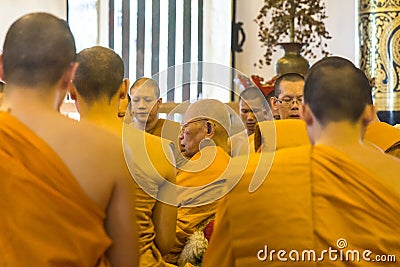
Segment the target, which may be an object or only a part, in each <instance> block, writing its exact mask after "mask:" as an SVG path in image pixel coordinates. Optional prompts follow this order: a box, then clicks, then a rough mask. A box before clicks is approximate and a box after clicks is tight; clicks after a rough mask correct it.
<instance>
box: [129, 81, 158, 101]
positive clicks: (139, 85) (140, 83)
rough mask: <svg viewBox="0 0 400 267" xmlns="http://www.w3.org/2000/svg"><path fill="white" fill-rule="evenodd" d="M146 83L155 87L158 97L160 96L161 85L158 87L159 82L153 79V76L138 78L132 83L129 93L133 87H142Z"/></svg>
mask: <svg viewBox="0 0 400 267" xmlns="http://www.w3.org/2000/svg"><path fill="white" fill-rule="evenodd" d="M144 85H146V86H149V87H151V88H153V89H154V94H155V96H156V98H160V87H158V84H157V82H156V81H155V80H153V79H151V78H147V77H142V78H139V79H137V80H136V81H135V82H134V83H133V84H132V86H131V88H130V89H129V93H130V92H131V91H132V89H133V87H137V88H140V87H142V86H144Z"/></svg>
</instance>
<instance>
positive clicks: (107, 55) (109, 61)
mask: <svg viewBox="0 0 400 267" xmlns="http://www.w3.org/2000/svg"><path fill="white" fill-rule="evenodd" d="M77 61H78V62H79V66H78V69H77V71H76V74H75V78H74V85H75V87H76V90H77V91H78V93H79V94H80V95H81V96H82V97H83V98H84V99H85V101H87V102H88V103H92V102H93V101H95V100H96V99H97V98H99V97H100V96H106V97H108V100H111V98H112V97H113V96H114V95H115V94H116V93H117V92H118V89H119V87H120V86H121V82H122V81H123V79H124V62H123V60H122V59H121V57H120V56H119V55H118V54H117V53H115V52H114V51H113V50H111V49H109V48H105V47H102V46H94V47H91V48H87V49H84V50H82V51H81V52H79V54H78V56H77Z"/></svg>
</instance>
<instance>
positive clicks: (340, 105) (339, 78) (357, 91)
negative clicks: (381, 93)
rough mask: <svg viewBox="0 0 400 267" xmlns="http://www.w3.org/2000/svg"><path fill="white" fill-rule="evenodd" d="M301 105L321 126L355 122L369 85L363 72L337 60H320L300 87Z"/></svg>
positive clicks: (369, 99) (368, 99)
mask: <svg viewBox="0 0 400 267" xmlns="http://www.w3.org/2000/svg"><path fill="white" fill-rule="evenodd" d="M304 102H305V103H306V104H308V105H309V106H310V108H311V110H312V112H313V113H314V115H315V116H316V118H317V119H318V121H319V122H320V123H321V124H322V125H326V124H327V123H328V122H332V121H346V120H347V121H350V122H352V123H355V122H356V121H357V120H358V119H359V118H360V116H361V114H362V112H363V111H364V108H365V106H366V105H367V104H372V97H371V86H370V84H369V81H368V79H367V77H366V76H365V74H364V72H362V71H361V70H360V69H358V68H356V67H355V66H354V65H353V63H351V62H350V61H349V60H347V59H344V58H341V57H327V58H324V59H322V60H320V61H318V62H317V63H315V64H314V66H312V67H311V69H310V71H309V73H308V75H307V78H306V81H305V84H304Z"/></svg>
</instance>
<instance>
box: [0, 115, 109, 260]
mask: <svg viewBox="0 0 400 267" xmlns="http://www.w3.org/2000/svg"><path fill="white" fill-rule="evenodd" d="M0 139H1V148H0V173H1V179H0V181H1V182H0V207H1V211H2V216H1V219H0V251H1V256H0V266H88V267H89V266H110V264H109V261H108V260H107V258H106V257H105V252H106V250H107V248H108V247H109V246H110V244H111V240H110V239H109V237H108V236H107V234H106V232H105V229H104V218H105V214H104V212H103V211H102V210H101V209H100V208H99V207H98V206H97V205H96V204H95V203H94V202H93V201H92V200H91V199H90V198H89V197H88V196H87V194H86V193H85V192H84V191H83V189H82V188H81V186H80V185H79V184H78V182H77V181H76V180H75V178H74V177H73V176H72V174H71V172H70V171H69V169H68V168H67V166H66V165H65V164H64V163H63V162H62V160H61V159H60V157H59V156H58V155H57V154H56V153H55V152H54V151H53V150H52V149H51V148H50V147H49V146H48V145H47V144H46V143H45V142H44V141H43V140H42V139H40V138H39V137H38V136H37V135H36V134H35V133H33V132H32V131H31V130H30V129H28V128H27V127H26V126H25V125H23V124H22V123H21V122H20V121H18V120H17V119H16V118H14V117H12V116H11V115H9V114H7V113H4V112H1V113H0ZM66 145H67V144H66Z"/></svg>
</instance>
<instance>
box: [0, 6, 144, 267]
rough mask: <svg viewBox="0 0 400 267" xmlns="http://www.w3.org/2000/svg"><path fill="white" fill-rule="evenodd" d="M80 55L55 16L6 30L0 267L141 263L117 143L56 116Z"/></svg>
mask: <svg viewBox="0 0 400 267" xmlns="http://www.w3.org/2000/svg"><path fill="white" fill-rule="evenodd" d="M75 57H76V50H75V42H74V38H73V36H72V33H71V31H70V29H69V27H68V24H67V23H66V21H64V20H61V19H59V18H56V17H54V16H53V15H50V14H47V13H32V14H28V15H25V16H23V17H22V18H20V19H18V20H17V21H16V22H14V23H13V24H12V25H11V27H10V28H9V30H8V32H7V35H6V39H5V42H4V47H3V54H2V55H1V56H0V78H1V79H2V80H4V81H5V82H6V83H7V87H6V89H5V94H4V99H3V103H2V106H1V110H2V111H1V112H0V135H1V140H2V145H1V148H0V157H1V160H0V162H1V163H0V173H1V179H0V180H1V184H0V190H1V192H0V198H1V199H0V203H1V204H0V205H1V210H2V219H1V220H0V231H1V233H0V251H1V257H0V265H1V266H87V267H89V266H111V265H112V266H137V261H138V247H137V246H138V241H137V229H136V228H137V227H136V220H135V212H134V210H135V205H134V204H135V200H134V199H133V198H132V197H131V196H130V195H129V194H128V192H127V190H126V188H128V187H129V186H131V184H130V183H131V181H132V179H131V177H130V175H129V172H128V171H127V168H126V166H125V164H124V160H123V153H122V149H121V145H120V143H119V140H118V138H116V137H114V135H112V134H110V133H108V132H106V131H104V130H102V129H101V128H99V127H96V126H95V125H92V124H90V123H86V122H82V123H78V122H77V121H74V120H71V119H69V118H67V117H65V116H63V115H61V114H60V113H59V112H58V108H59V106H60V105H61V100H62V99H63V98H64V96H65V94H66V92H67V86H68V83H69V82H70V81H71V80H72V79H73V78H74V74H75V71H76V68H77V66H78V64H77V63H76V62H75ZM105 155H107V157H105ZM110 159H112V160H110Z"/></svg>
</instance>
